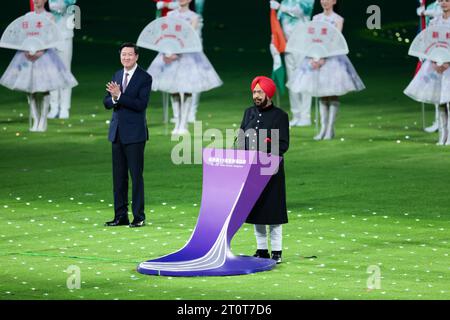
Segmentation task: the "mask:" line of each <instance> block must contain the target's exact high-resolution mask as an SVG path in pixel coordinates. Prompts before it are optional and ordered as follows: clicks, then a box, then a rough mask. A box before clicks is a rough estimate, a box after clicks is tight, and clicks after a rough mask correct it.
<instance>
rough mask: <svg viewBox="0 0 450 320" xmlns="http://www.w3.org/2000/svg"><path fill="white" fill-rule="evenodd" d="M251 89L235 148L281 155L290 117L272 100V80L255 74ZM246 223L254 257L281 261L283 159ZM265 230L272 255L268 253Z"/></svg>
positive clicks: (286, 143) (284, 220)
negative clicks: (252, 235) (252, 238)
mask: <svg viewBox="0 0 450 320" xmlns="http://www.w3.org/2000/svg"><path fill="white" fill-rule="evenodd" d="M251 90H252V94H253V102H254V105H253V106H252V107H250V108H248V109H247V110H245V113H244V118H243V119H242V123H241V130H240V131H239V134H238V147H239V148H240V149H245V150H258V151H262V152H266V153H271V154H274V155H279V156H283V155H284V153H285V152H286V151H287V150H288V149H289V117H288V114H287V113H286V112H284V111H283V110H281V109H280V108H277V107H276V106H274V104H273V102H272V97H273V96H274V95H275V91H276V86H275V83H274V82H273V81H272V79H270V78H267V77H262V76H261V77H256V78H255V79H254V80H253V82H252V84H251ZM246 222H247V223H251V224H254V225H255V236H256V243H257V250H256V253H255V255H254V256H255V257H259V258H272V259H274V260H275V261H277V263H281V252H282V225H283V224H285V223H287V222H288V217H287V209H286V181H285V176H284V161H281V163H280V167H279V169H278V172H277V173H276V174H275V175H273V176H272V178H271V179H270V181H269V183H268V184H267V186H266V188H265V189H264V191H263V193H262V194H261V196H260V197H259V199H258V201H257V202H256V204H255V206H254V207H253V209H252V211H251V212H250V214H249V216H248V218H247V221H246ZM267 229H269V236H270V243H271V246H272V256H270V255H269V247H268V243H267V242H268V241H267V240H268V235H267Z"/></svg>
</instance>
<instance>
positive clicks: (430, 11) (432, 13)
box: [417, 1, 442, 133]
mask: <svg viewBox="0 0 450 320" xmlns="http://www.w3.org/2000/svg"><path fill="white" fill-rule="evenodd" d="M424 2H425V1H424ZM417 15H418V16H419V17H425V28H426V27H428V25H429V24H430V21H431V20H432V19H433V18H435V17H438V16H440V15H442V10H441V6H440V5H439V1H433V3H431V4H429V5H428V6H420V7H419V8H418V9H417ZM438 130H439V104H437V105H435V120H434V122H433V124H432V125H431V126H429V127H427V128H425V132H428V133H433V132H437V131H438Z"/></svg>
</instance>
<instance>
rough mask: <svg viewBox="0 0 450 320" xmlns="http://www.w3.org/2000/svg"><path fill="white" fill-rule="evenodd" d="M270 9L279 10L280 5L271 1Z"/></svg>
mask: <svg viewBox="0 0 450 320" xmlns="http://www.w3.org/2000/svg"><path fill="white" fill-rule="evenodd" d="M270 9H273V10H278V9H280V3H279V2H277V1H274V0H271V1H270Z"/></svg>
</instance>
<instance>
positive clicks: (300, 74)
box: [287, 0, 365, 140]
mask: <svg viewBox="0 0 450 320" xmlns="http://www.w3.org/2000/svg"><path fill="white" fill-rule="evenodd" d="M320 3H321V5H322V8H323V13H321V14H318V15H315V16H314V18H313V21H322V22H327V23H330V24H332V25H333V26H335V27H336V28H337V29H339V30H340V31H341V32H342V29H343V27H344V18H342V17H341V16H340V15H338V14H337V13H335V12H334V10H333V8H334V6H335V5H336V0H321V1H320ZM315 79H318V83H317V82H316V81H315ZM314 83H315V84H316V85H318V88H311V86H312V84H314ZM287 86H288V88H290V89H291V90H292V91H293V92H306V93H311V94H312V92H315V93H316V94H318V96H319V97H321V99H320V122H321V129H320V132H319V134H318V135H317V136H315V137H314V139H315V140H323V139H324V140H331V139H333V138H334V126H335V122H336V117H337V113H338V109H339V106H340V102H339V96H342V95H345V94H347V93H349V92H352V91H361V90H363V89H364V88H365V87H364V84H363V82H362V81H361V79H360V78H359V76H358V74H357V73H356V70H355V68H354V67H353V65H352V63H351V62H350V60H349V59H348V57H347V56H346V55H342V56H337V57H331V58H327V59H321V60H319V61H317V62H316V61H314V60H313V59H310V58H305V59H304V61H303V63H302V64H301V66H300V67H299V68H298V69H297V70H296V72H295V74H294V76H293V77H292V79H291V80H290V81H289V82H288V84H287ZM311 89H313V90H311ZM310 91H311V92H310Z"/></svg>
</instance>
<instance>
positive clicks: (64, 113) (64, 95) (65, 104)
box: [50, 88, 72, 119]
mask: <svg viewBox="0 0 450 320" xmlns="http://www.w3.org/2000/svg"><path fill="white" fill-rule="evenodd" d="M60 95H61V96H60V97H61V98H60V99H61V106H60V111H59V118H60V119H69V110H70V104H71V100H72V89H71V88H68V89H62V90H60ZM50 106H51V104H50Z"/></svg>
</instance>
